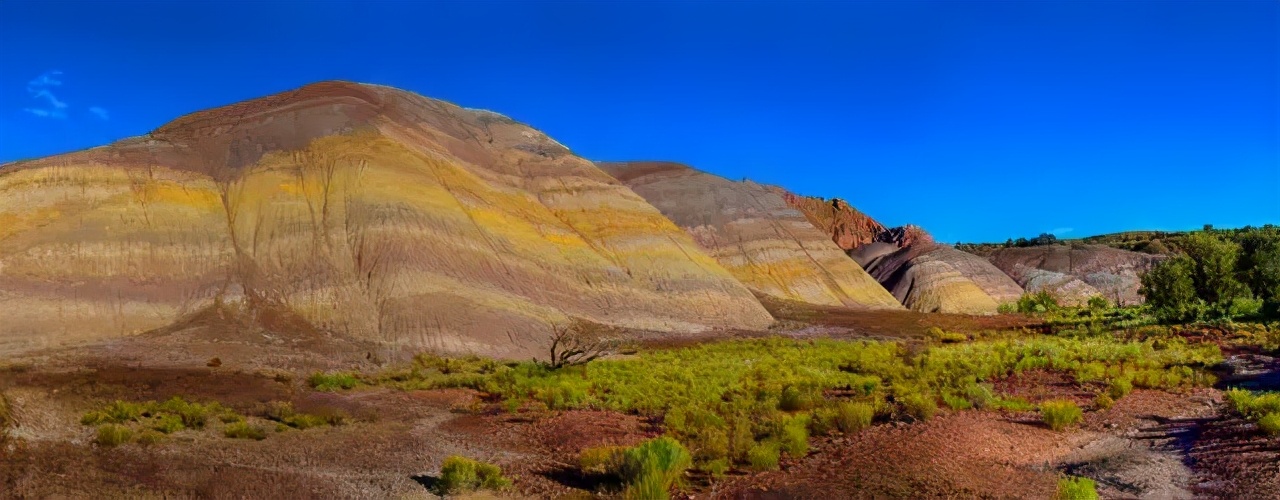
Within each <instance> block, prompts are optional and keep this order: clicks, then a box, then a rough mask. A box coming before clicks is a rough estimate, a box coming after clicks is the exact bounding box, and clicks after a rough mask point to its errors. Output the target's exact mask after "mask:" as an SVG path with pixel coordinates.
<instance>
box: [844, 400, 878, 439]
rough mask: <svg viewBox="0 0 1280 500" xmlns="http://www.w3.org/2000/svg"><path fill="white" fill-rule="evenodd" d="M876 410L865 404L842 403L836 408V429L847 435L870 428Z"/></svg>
mask: <svg viewBox="0 0 1280 500" xmlns="http://www.w3.org/2000/svg"><path fill="white" fill-rule="evenodd" d="M875 414H876V409H875V407H874V406H871V405H870V404H867V403H853V402H844V403H840V404H839V405H837V406H836V428H838V429H840V432H843V433H846V434H849V433H854V432H858V431H860V430H862V429H866V428H868V427H871V420H872V419H873V418H875Z"/></svg>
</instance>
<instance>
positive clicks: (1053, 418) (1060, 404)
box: [1040, 400, 1084, 431]
mask: <svg viewBox="0 0 1280 500" xmlns="http://www.w3.org/2000/svg"><path fill="white" fill-rule="evenodd" d="M1083 416H1084V412H1083V411H1082V410H1080V407H1079V406H1076V404H1075V403H1074V402H1071V401H1067V400H1055V401H1045V402H1044V404H1041V405H1040V418H1041V419H1043V420H1044V423H1045V424H1048V425H1049V428H1050V429H1053V430H1055V431H1060V430H1063V429H1066V428H1067V427H1071V426H1073V425H1076V424H1078V423H1080V419H1081V417H1083Z"/></svg>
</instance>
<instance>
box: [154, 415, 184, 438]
mask: <svg viewBox="0 0 1280 500" xmlns="http://www.w3.org/2000/svg"><path fill="white" fill-rule="evenodd" d="M151 428H152V429H154V430H157V431H160V432H161V433H164V434H172V433H175V432H178V431H180V430H182V429H185V428H186V426H185V425H182V417H179V416H177V415H164V414H162V415H157V416H156V417H155V419H154V420H153V421H152V422H151Z"/></svg>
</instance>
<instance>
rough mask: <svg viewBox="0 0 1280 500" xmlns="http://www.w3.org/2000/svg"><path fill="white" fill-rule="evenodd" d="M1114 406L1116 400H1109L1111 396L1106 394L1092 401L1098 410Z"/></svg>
mask: <svg viewBox="0 0 1280 500" xmlns="http://www.w3.org/2000/svg"><path fill="white" fill-rule="evenodd" d="M1115 404H1116V400H1114V399H1111V396H1110V395H1108V394H1099V395H1098V397H1097V398H1094V400H1093V405H1094V406H1097V407H1098V409H1100V410H1106V409H1108V408H1111V407H1112V406H1114V405H1115Z"/></svg>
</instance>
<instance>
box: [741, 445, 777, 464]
mask: <svg viewBox="0 0 1280 500" xmlns="http://www.w3.org/2000/svg"><path fill="white" fill-rule="evenodd" d="M781 458H782V451H781V449H780V448H779V447H778V443H775V442H764V443H756V445H755V446H752V447H751V450H750V451H747V463H749V464H751V468H752V469H753V470H757V471H766V470H774V469H777V468H778V461H779V460H781Z"/></svg>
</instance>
